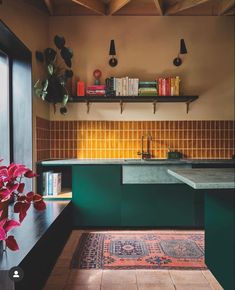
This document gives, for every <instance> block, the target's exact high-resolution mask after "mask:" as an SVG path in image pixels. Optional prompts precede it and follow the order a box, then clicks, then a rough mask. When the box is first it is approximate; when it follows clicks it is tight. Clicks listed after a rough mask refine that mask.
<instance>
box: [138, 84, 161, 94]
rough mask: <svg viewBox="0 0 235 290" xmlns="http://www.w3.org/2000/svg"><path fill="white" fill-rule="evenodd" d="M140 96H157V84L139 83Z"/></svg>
mask: <svg viewBox="0 0 235 290" xmlns="http://www.w3.org/2000/svg"><path fill="white" fill-rule="evenodd" d="M138 92H139V96H157V82H139V90H138Z"/></svg>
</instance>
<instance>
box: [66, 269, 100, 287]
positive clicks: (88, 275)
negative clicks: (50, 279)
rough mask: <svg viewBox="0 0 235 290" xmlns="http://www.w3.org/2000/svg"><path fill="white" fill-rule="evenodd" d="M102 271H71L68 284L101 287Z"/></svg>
mask: <svg viewBox="0 0 235 290" xmlns="http://www.w3.org/2000/svg"><path fill="white" fill-rule="evenodd" d="M101 277H102V270H71V271H70V274H69V278H68V282H67V283H68V284H84V285H87V284H89V285H100V284H101Z"/></svg>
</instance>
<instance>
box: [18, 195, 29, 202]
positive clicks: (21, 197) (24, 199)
mask: <svg viewBox="0 0 235 290" xmlns="http://www.w3.org/2000/svg"><path fill="white" fill-rule="evenodd" d="M26 199H27V198H26V196H25V195H18V196H17V201H26Z"/></svg>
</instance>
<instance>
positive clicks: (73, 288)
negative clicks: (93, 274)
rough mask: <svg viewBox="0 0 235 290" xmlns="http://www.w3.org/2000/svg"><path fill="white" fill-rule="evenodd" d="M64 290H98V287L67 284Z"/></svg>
mask: <svg viewBox="0 0 235 290" xmlns="http://www.w3.org/2000/svg"><path fill="white" fill-rule="evenodd" d="M54 290H56V289H54ZM64 290H100V285H70V284H68V285H67V286H66V287H65V289H64ZM110 290H111V289H110Z"/></svg>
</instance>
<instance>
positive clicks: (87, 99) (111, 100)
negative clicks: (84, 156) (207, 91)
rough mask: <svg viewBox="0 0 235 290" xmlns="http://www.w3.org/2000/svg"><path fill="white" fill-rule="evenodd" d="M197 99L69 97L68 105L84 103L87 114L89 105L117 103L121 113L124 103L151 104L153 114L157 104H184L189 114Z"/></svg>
mask: <svg viewBox="0 0 235 290" xmlns="http://www.w3.org/2000/svg"><path fill="white" fill-rule="evenodd" d="M197 99H198V96H113V97H107V96H81V97H80V96H79V97H71V98H70V99H69V102H70V103H86V105H87V113H89V111H90V104H91V103H119V104H120V112H121V114H122V112H123V105H124V103H152V104H153V113H154V114H155V113H156V106H157V103H185V104H186V113H187V114H188V112H189V105H190V103H192V102H194V101H195V100H197Z"/></svg>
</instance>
